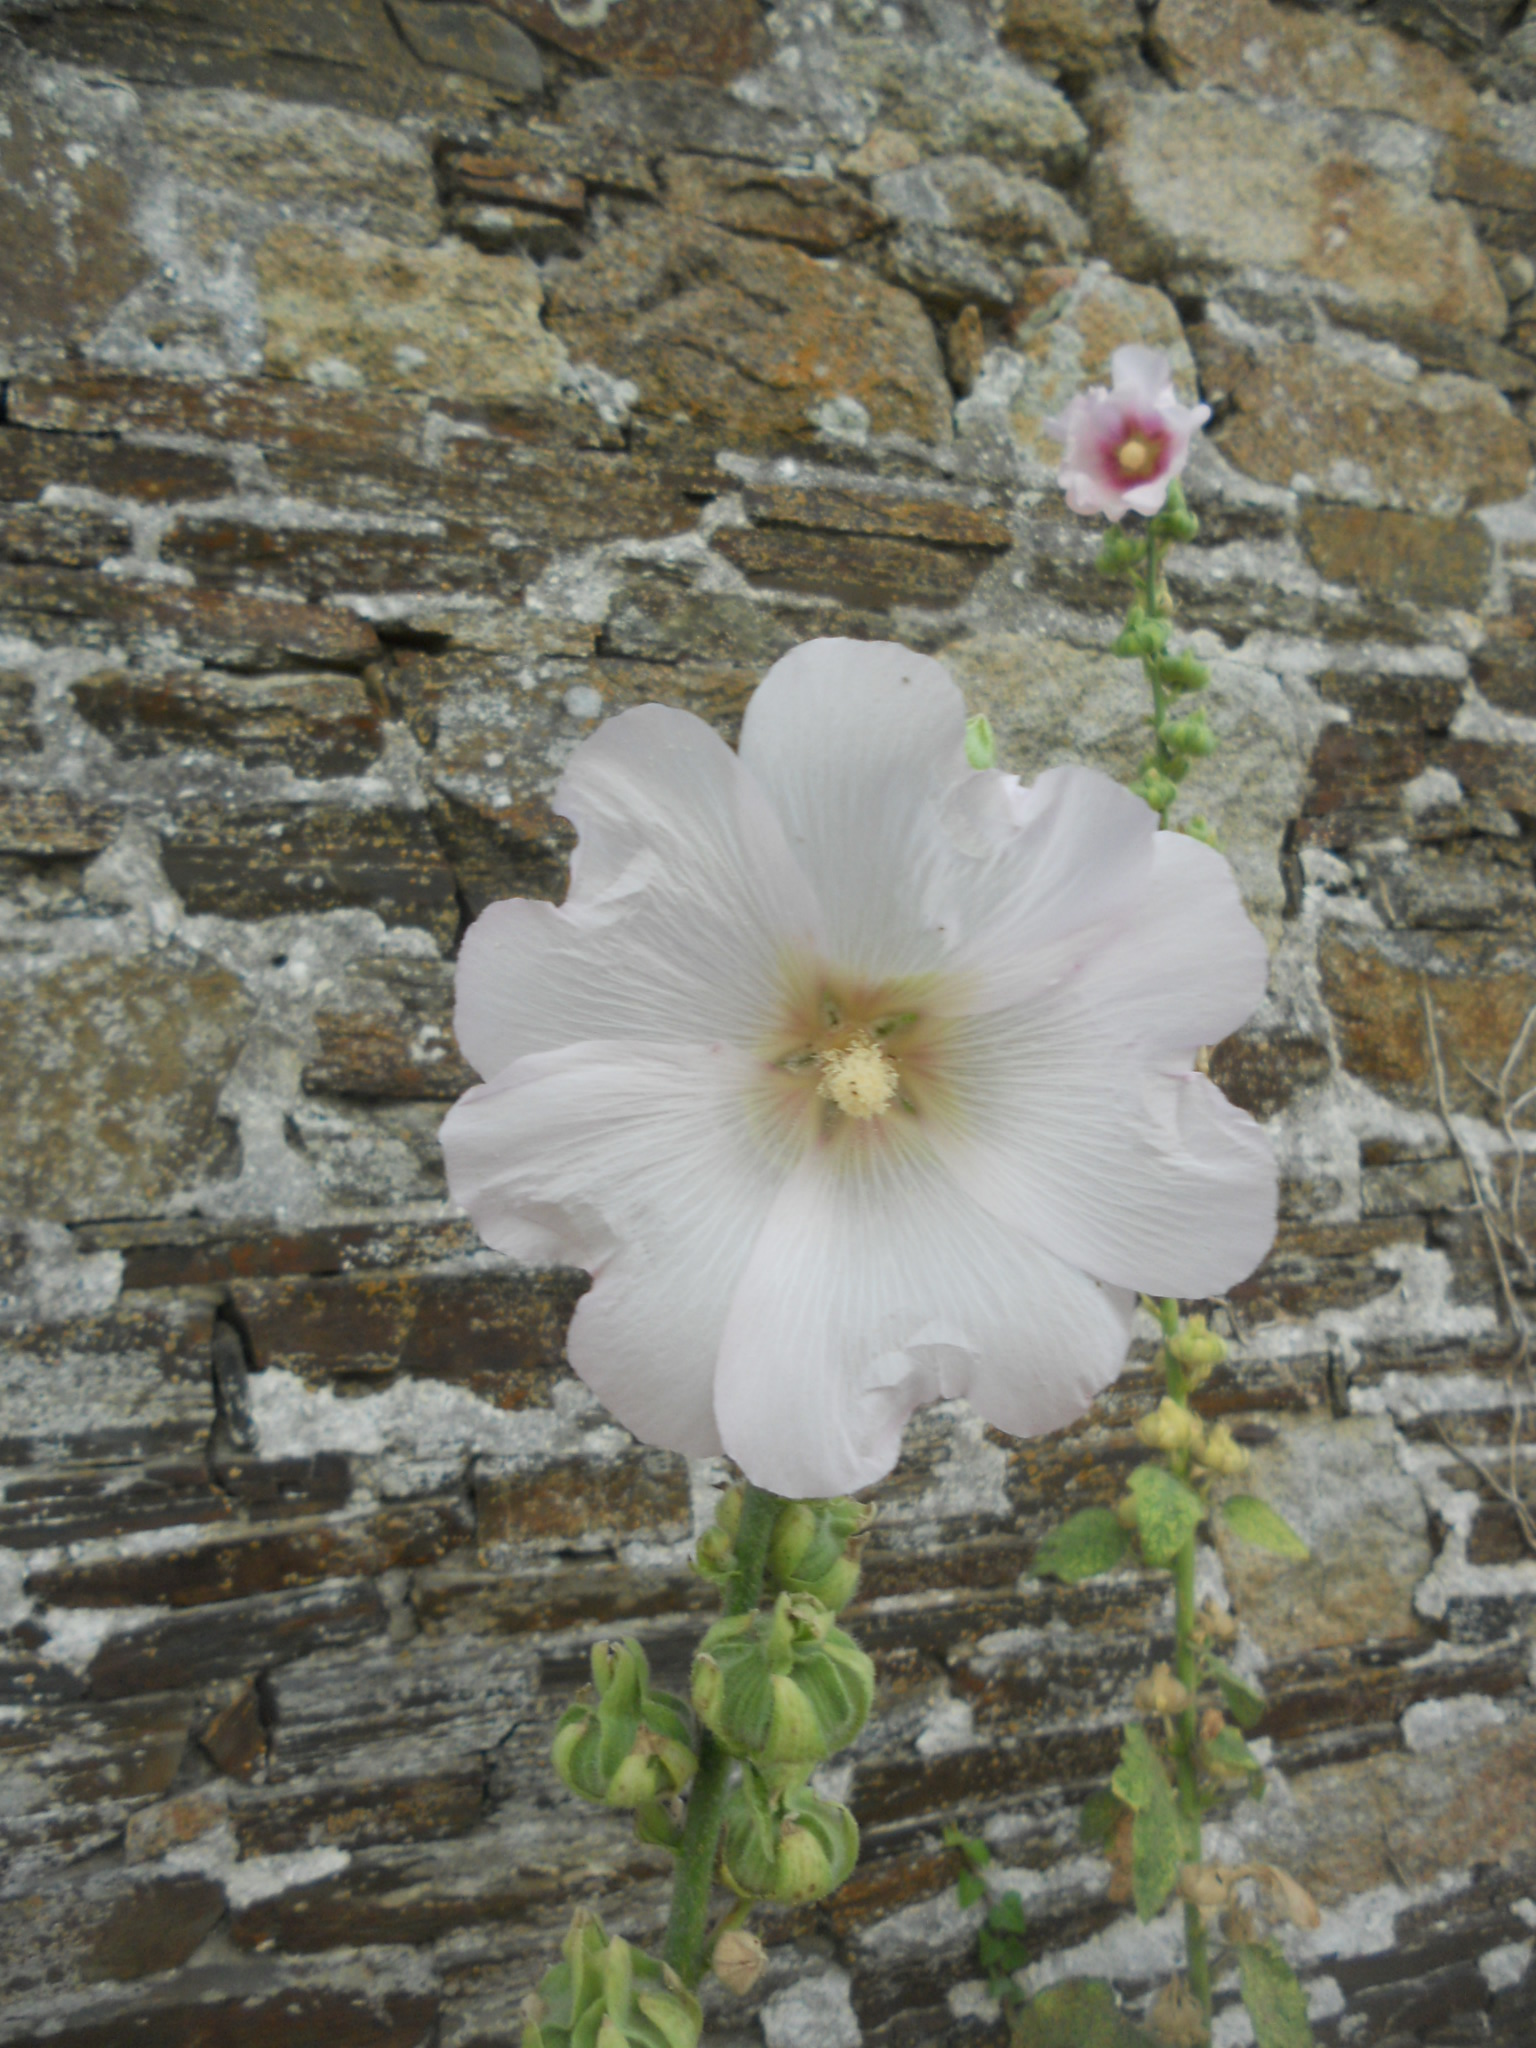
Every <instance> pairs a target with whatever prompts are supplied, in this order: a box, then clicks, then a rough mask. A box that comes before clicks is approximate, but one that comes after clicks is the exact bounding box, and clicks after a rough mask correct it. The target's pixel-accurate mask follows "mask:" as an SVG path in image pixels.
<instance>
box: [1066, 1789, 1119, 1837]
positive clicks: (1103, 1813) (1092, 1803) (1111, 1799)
mask: <svg viewBox="0 0 1536 2048" xmlns="http://www.w3.org/2000/svg"><path fill="white" fill-rule="evenodd" d="M1124 1811H1125V1808H1124V1807H1123V1806H1122V1805H1121V1803H1120V1801H1119V1800H1118V1799H1117V1798H1116V1797H1115V1795H1114V1793H1113V1792H1111V1791H1110V1789H1109V1787H1108V1786H1107V1785H1101V1786H1100V1787H1099V1789H1098V1791H1097V1792H1090V1793H1089V1795H1088V1798H1087V1800H1086V1801H1085V1803H1084V1806H1083V1810H1082V1812H1081V1813H1080V1814H1079V1815H1078V1817H1077V1832H1078V1834H1079V1835H1080V1836H1081V1837H1082V1839H1083V1841H1084V1842H1085V1843H1086V1845H1087V1846H1088V1847H1089V1848H1090V1849H1102V1848H1104V1847H1105V1845H1106V1844H1107V1843H1108V1842H1109V1840H1110V1838H1111V1837H1112V1836H1113V1834H1114V1832H1115V1829H1116V1828H1117V1827H1118V1826H1119V1825H1120V1816H1121V1814H1122V1813H1124Z"/></svg>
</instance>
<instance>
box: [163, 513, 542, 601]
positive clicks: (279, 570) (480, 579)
mask: <svg viewBox="0 0 1536 2048" xmlns="http://www.w3.org/2000/svg"><path fill="white" fill-rule="evenodd" d="M433 525H434V526H435V527H436V528H437V530H436V531H435V532H434V531H428V532H422V531H420V530H419V528H418V530H417V531H416V532H414V533H413V532H410V531H403V530H400V529H395V530H391V529H390V528H389V527H388V526H385V525H383V524H382V523H378V524H374V523H370V524H368V525H366V526H365V525H361V524H360V525H358V526H356V527H353V528H347V527H338V526H336V525H334V524H330V523H327V522H324V521H317V522H315V523H313V524H307V523H305V522H304V521H301V520H299V521H294V520H287V519H285V520H283V522H282V523H281V524H279V525H268V524H266V523H264V522H263V521H261V520H259V519H237V518H233V517H231V516H230V515H229V514H228V513H224V512H219V513H187V514H183V515H181V516H180V517H178V518H177V519H176V520H175V521H174V522H173V524H172V525H171V527H170V529H169V531H168V532H167V534H166V536H165V538H164V540H163V541H162V543H161V556H162V559H163V560H165V561H167V562H171V563H173V564H175V565H176V566H178V567H181V568H187V569H190V570H191V571H192V572H193V574H194V575H195V576H196V577H197V580H198V582H199V583H204V584H215V585H233V586H235V587H237V588H245V589H255V590H261V591H271V590H272V589H274V588H276V589H286V590H288V591H291V592H292V593H293V594H294V595H295V596H301V597H303V598H305V599H307V600H308V601H309V602H310V603H318V602H323V601H324V600H325V599H326V598H329V597H332V596H334V595H336V594H338V593H339V594H342V595H347V594H350V593H352V592H361V593H363V594H365V595H375V594H377V593H380V592H389V593H391V594H398V593H400V592H402V591H408V590H422V591H434V592H460V591H467V592H471V593H482V594H495V595H501V594H506V595H511V594H512V593H514V592H517V591H520V590H522V589H524V588H525V587H526V586H527V585H528V584H529V583H531V582H533V581H534V579H535V578H536V577H537V576H538V575H539V574H540V572H541V571H542V570H543V569H544V568H545V567H546V566H547V564H548V561H549V557H548V555H547V554H546V553H545V552H544V551H543V550H542V549H540V548H531V547H526V546H523V545H521V544H520V543H519V542H517V541H509V540H506V539H504V538H500V537H497V536H496V535H494V534H493V533H489V532H487V531H486V530H485V529H484V528H477V527H473V526H464V525H462V524H460V523H459V522H458V521H457V520H453V521H444V522H441V523H440V522H437V521H434V522H433Z"/></svg>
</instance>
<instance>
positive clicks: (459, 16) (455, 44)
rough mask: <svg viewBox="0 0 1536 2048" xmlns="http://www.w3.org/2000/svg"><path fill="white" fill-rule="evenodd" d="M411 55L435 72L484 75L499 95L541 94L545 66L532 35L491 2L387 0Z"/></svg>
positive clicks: (519, 97) (514, 97) (515, 97)
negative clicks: (465, 3)
mask: <svg viewBox="0 0 1536 2048" xmlns="http://www.w3.org/2000/svg"><path fill="white" fill-rule="evenodd" d="M387 4H388V7H389V15H390V19H391V20H392V21H393V22H394V24H395V26H396V28H398V29H399V31H400V35H401V39H402V41H403V42H404V43H405V46H406V48H407V49H408V50H409V51H410V52H411V54H412V55H413V56H414V57H416V58H417V59H419V61H420V62H421V63H423V64H426V65H428V66H430V67H431V68H432V69H433V70H435V71H454V72H458V73H460V74H462V75H463V76H465V77H468V78H479V79H483V80H484V81H485V83H486V84H487V85H489V86H492V87H494V88H495V91H496V96H497V98H498V99H511V100H524V99H534V98H537V96H538V94H539V92H540V91H541V90H542V88H543V84H544V66H543V63H542V61H541V59H540V57H539V49H538V45H537V43H535V42H534V41H533V40H532V39H531V37H529V36H525V35H524V34H523V32H522V30H521V29H520V28H517V27H516V26H515V25H514V24H513V23H512V22H510V21H507V20H506V19H504V17H503V16H502V15H500V14H498V13H496V12H495V11H494V10H493V9H491V8H489V7H481V6H468V7H466V6H463V5H460V4H458V0H387Z"/></svg>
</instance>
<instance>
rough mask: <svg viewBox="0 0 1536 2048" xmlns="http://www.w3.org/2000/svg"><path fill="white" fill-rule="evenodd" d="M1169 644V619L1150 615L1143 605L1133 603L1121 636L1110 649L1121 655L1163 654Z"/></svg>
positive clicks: (1126, 616)
mask: <svg viewBox="0 0 1536 2048" xmlns="http://www.w3.org/2000/svg"><path fill="white" fill-rule="evenodd" d="M1167 645H1168V622H1167V620H1166V619H1162V618H1154V617H1150V616H1149V615H1148V613H1147V612H1146V610H1145V608H1144V607H1143V606H1141V605H1139V604H1133V605H1132V606H1131V608H1130V610H1129V611H1128V612H1127V613H1126V615H1125V625H1124V627H1123V628H1122V629H1121V632H1120V636H1119V638H1118V639H1117V640H1116V641H1115V643H1114V645H1113V646H1112V647H1111V648H1110V650H1109V651H1110V653H1111V654H1121V655H1141V654H1161V653H1162V651H1163V649H1164V648H1165V647H1166V646H1167Z"/></svg>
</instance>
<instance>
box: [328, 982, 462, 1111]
mask: <svg viewBox="0 0 1536 2048" xmlns="http://www.w3.org/2000/svg"><path fill="white" fill-rule="evenodd" d="M340 995H341V1006H340V1007H337V1008H329V1007H327V1008H324V1009H321V1010H318V1011H317V1012H316V1014H315V1034H316V1037H317V1039H318V1041H319V1051H318V1054H317V1056H316V1057H315V1058H314V1059H312V1060H311V1061H310V1062H309V1063H308V1065H307V1066H306V1067H305V1069H304V1074H303V1085H304V1088H305V1089H306V1090H307V1091H308V1092H309V1093H310V1094H314V1095H361V1096H369V1097H379V1096H386V1097H391V1098H396V1099H401V1100H406V1101H418V1100H422V1099H426V1100H429V1101H433V1102H453V1101H456V1100H457V1098H458V1097H459V1096H460V1095H462V1094H463V1093H464V1091H465V1089H466V1088H473V1087H474V1086H475V1085H476V1083H477V1082H478V1080H479V1078H480V1077H479V1075H478V1074H477V1073H476V1072H475V1071H474V1069H473V1068H472V1067H471V1066H470V1065H469V1063H468V1061H467V1060H466V1059H465V1058H464V1056H463V1054H462V1053H461V1052H460V1051H459V1049H458V1046H457V1045H456V1044H455V1042H454V1036H453V970H452V968H451V967H450V966H449V965H448V964H447V962H446V961H442V962H439V961H435V960H392V959H379V960H367V961H363V962H360V963H359V964H358V965H357V967H356V968H354V969H352V970H350V971H349V972H348V974H347V976H346V978H345V980H344V981H343V984H342V988H341V991H340Z"/></svg>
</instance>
